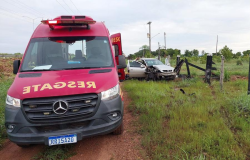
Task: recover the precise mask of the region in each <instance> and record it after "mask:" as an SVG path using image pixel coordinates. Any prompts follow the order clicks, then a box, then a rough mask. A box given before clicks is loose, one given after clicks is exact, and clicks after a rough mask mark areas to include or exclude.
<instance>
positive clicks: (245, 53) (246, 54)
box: [242, 50, 250, 56]
mask: <svg viewBox="0 0 250 160" xmlns="http://www.w3.org/2000/svg"><path fill="white" fill-rule="evenodd" d="M242 53H243V55H244V56H248V55H249V54H250V50H246V51H243V52H242Z"/></svg>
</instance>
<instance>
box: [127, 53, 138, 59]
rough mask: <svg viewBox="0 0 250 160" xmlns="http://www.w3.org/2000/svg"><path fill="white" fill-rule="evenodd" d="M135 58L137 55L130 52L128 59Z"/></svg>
mask: <svg viewBox="0 0 250 160" xmlns="http://www.w3.org/2000/svg"><path fill="white" fill-rule="evenodd" d="M135 58H136V57H135V55H134V54H129V55H128V59H130V60H131V59H135Z"/></svg>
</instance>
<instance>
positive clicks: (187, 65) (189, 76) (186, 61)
mask: <svg viewBox="0 0 250 160" xmlns="http://www.w3.org/2000/svg"><path fill="white" fill-rule="evenodd" d="M185 63H186V67H187V73H188V76H187V78H191V75H190V70H189V64H188V60H187V59H186V58H185Z"/></svg>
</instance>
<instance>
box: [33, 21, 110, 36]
mask: <svg viewBox="0 0 250 160" xmlns="http://www.w3.org/2000/svg"><path fill="white" fill-rule="evenodd" d="M70 28H72V30H71V31H70ZM69 36H104V37H109V32H108V30H107V28H106V26H105V25H104V24H103V23H102V22H96V23H95V24H90V29H89V30H88V29H87V28H86V27H85V26H73V27H65V26H57V27H56V28H55V29H54V30H51V29H50V27H49V25H47V24H42V23H41V24H40V25H39V26H38V27H37V28H36V30H35V31H34V33H33V35H32V36H31V38H39V37H69Z"/></svg>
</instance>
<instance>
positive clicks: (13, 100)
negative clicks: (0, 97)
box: [6, 95, 20, 107]
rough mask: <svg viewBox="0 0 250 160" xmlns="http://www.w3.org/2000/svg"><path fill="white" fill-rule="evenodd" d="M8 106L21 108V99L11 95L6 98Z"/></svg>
mask: <svg viewBox="0 0 250 160" xmlns="http://www.w3.org/2000/svg"><path fill="white" fill-rule="evenodd" d="M6 104H8V105H10V106H14V107H20V99H17V98H13V97H11V96H9V95H7V97H6Z"/></svg>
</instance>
